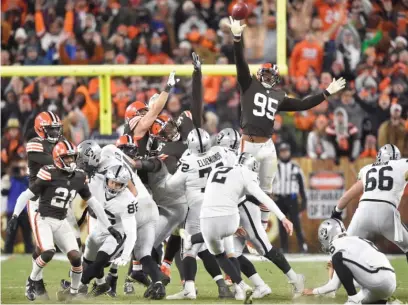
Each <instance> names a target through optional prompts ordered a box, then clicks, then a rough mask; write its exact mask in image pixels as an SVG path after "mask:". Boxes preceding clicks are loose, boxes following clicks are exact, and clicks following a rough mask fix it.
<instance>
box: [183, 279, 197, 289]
mask: <svg viewBox="0 0 408 305" xmlns="http://www.w3.org/2000/svg"><path fill="white" fill-rule="evenodd" d="M184 289H185V290H187V291H189V292H192V291H194V292H195V283H194V281H186V282H185V283H184Z"/></svg>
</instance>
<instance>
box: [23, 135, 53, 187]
mask: <svg viewBox="0 0 408 305" xmlns="http://www.w3.org/2000/svg"><path fill="white" fill-rule="evenodd" d="M54 146H55V144H54V143H50V142H48V141H47V140H46V139H43V138H40V137H35V138H32V139H31V140H29V141H28V143H27V148H26V150H27V158H28V169H29V180H30V185H31V184H33V183H34V181H35V180H37V174H38V171H39V170H40V169H41V168H42V167H43V166H44V165H52V164H53V163H54V161H53V159H52V150H53V148H54ZM39 161H40V162H41V163H39Z"/></svg>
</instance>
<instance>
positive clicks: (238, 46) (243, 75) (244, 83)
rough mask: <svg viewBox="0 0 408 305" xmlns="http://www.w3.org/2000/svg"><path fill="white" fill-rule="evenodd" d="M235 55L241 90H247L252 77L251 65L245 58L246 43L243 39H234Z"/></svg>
mask: <svg viewBox="0 0 408 305" xmlns="http://www.w3.org/2000/svg"><path fill="white" fill-rule="evenodd" d="M234 56H235V65H236V67H237V79H238V83H239V85H240V86H241V91H242V92H245V91H246V90H247V89H248V88H249V86H250V85H251V82H252V77H251V72H250V71H249V66H248V64H247V62H246V61H245V58H244V44H243V42H242V39H241V40H240V41H234Z"/></svg>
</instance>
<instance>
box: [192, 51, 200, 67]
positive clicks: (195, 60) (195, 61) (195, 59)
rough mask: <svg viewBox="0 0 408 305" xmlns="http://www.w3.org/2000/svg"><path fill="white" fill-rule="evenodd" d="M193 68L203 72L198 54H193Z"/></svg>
mask: <svg viewBox="0 0 408 305" xmlns="http://www.w3.org/2000/svg"><path fill="white" fill-rule="evenodd" d="M192 56H193V66H194V70H195V71H200V70H201V62H200V57H199V56H198V55H197V53H196V52H193V54H192Z"/></svg>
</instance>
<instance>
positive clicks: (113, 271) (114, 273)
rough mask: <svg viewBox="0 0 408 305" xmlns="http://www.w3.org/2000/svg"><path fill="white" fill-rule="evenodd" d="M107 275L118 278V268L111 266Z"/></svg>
mask: <svg viewBox="0 0 408 305" xmlns="http://www.w3.org/2000/svg"><path fill="white" fill-rule="evenodd" d="M109 273H110V275H112V276H113V277H118V267H117V266H116V265H115V266H114V265H113V264H112V266H111V267H110V269H109Z"/></svg>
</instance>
